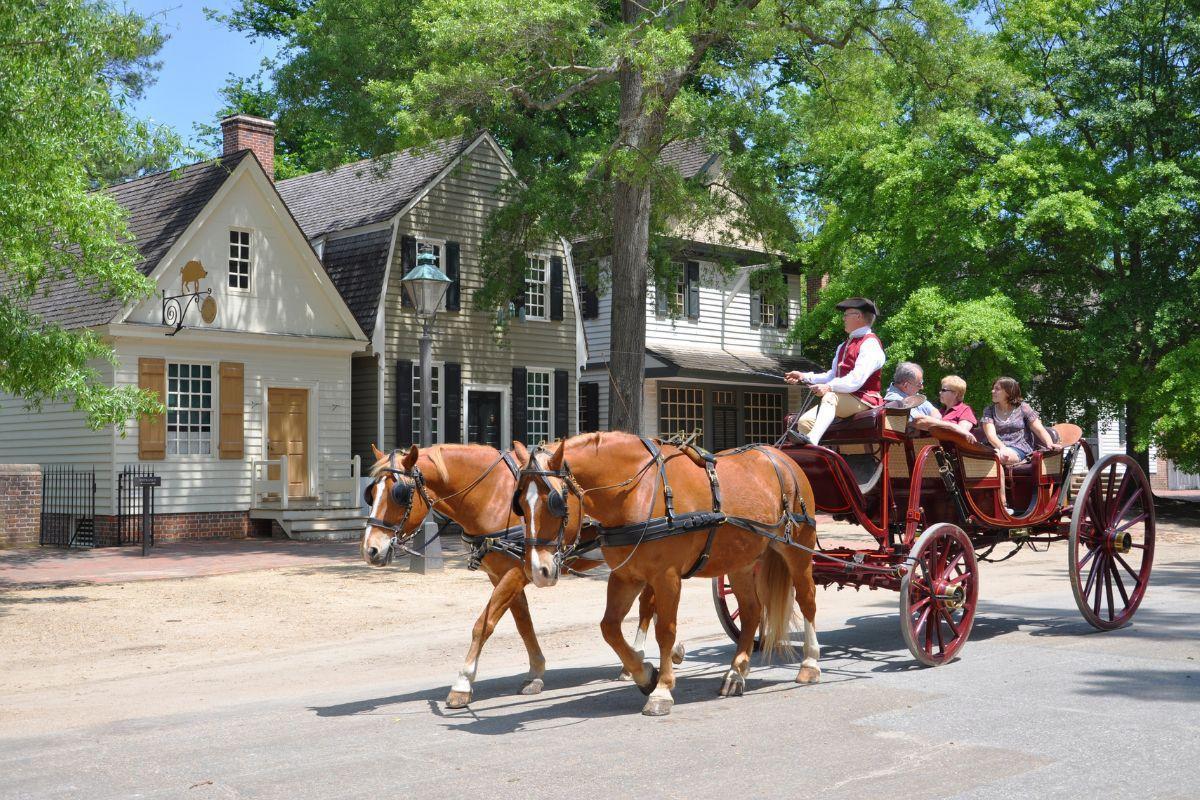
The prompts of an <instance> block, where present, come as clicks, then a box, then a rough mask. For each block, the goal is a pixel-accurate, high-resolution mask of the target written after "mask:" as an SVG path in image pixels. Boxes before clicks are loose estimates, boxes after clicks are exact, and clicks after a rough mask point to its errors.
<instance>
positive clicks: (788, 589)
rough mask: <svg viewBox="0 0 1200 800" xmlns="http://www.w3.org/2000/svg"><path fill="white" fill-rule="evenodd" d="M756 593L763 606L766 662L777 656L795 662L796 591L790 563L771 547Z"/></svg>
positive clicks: (763, 638) (761, 570) (759, 577)
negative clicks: (793, 629) (793, 628)
mask: <svg viewBox="0 0 1200 800" xmlns="http://www.w3.org/2000/svg"><path fill="white" fill-rule="evenodd" d="M757 589H758V599H759V602H761V603H762V651H763V658H765V659H766V660H767V661H770V660H771V656H772V654H774V653H776V652H778V653H782V654H783V656H784V658H786V659H787V660H788V661H792V660H794V658H793V657H794V656H795V650H794V649H793V648H792V640H791V630H792V620H793V619H794V618H795V596H796V594H795V593H796V589H795V586H794V585H793V584H792V571H791V568H789V567H788V563H787V561H786V560H784V558H783V556H781V555H780V554H779V553H777V552H775V550H773V549H771V548H769V547H768V548H767V551H766V553H764V554H763V557H762V561H761V563H760V566H759V571H758V585H757Z"/></svg>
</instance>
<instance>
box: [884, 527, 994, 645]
mask: <svg viewBox="0 0 1200 800" xmlns="http://www.w3.org/2000/svg"><path fill="white" fill-rule="evenodd" d="M978 597H979V564H978V562H976V560H975V548H974V547H973V546H972V545H971V540H970V539H968V538H967V535H966V534H965V533H963V531H962V528H959V527H958V526H956V525H951V524H949V523H942V524H940V525H934V526H933V527H932V528H930V529H929V530H927V531H925V532H924V533H923V534H921V537H920V538H919V539H917V543H916V544H915V545H913V549H912V551H911V552H910V554H909V568H908V572H906V573H905V575H904V578H903V579H902V580H901V581H900V631H901V632H902V633H903V634H904V643H905V644H907V645H908V649H909V651H910V652H911V653H912V654H913V658H915V659H917V661H920V662H921V663H922V664H924V665H925V666H927V667H936V666H939V665H941V664H945V663H946V662H947V661H949V660H950V659H952V658H954V656H955V655H956V654H957V653H958V651H959V650H961V649H962V646H963V645H964V644H966V643H967V637H969V636H970V635H971V626H972V625H973V624H974V622H975V603H976V601H977V599H978Z"/></svg>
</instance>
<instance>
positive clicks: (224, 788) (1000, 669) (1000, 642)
mask: <svg viewBox="0 0 1200 800" xmlns="http://www.w3.org/2000/svg"><path fill="white" fill-rule="evenodd" d="M1063 558H1064V556H1063V549H1062V548H1061V547H1060V548H1058V549H1056V550H1052V552H1051V553H1049V554H1046V555H1035V556H1026V557H1023V558H1021V559H1016V560H1014V561H1012V562H1009V563H1007V564H1002V565H995V566H989V567H988V569H987V571H986V572H985V573H984V576H983V582H982V588H981V598H982V599H983V602H982V603H981V608H980V616H979V619H978V621H977V623H976V627H975V631H974V633H973V635H972V638H971V641H970V643H969V644H968V646H967V647H966V649H965V650H964V652H963V657H962V658H961V659H960V660H958V661H957V662H955V663H953V664H950V665H948V666H945V667H941V668H938V669H916V668H914V667H913V664H912V661H911V659H910V658H909V656H908V654H907V651H905V650H904V649H903V645H902V643H901V641H900V637H899V634H898V630H897V612H896V597H895V595H892V594H886V593H868V592H864V593H861V594H854V593H852V592H842V593H832V592H826V593H823V594H822V595H820V601H821V611H820V619H821V623H822V628H823V631H822V635H821V642H822V645H823V662H822V666H823V668H824V681H823V683H821V684H820V685H817V686H806V687H801V686H796V685H795V684H793V683H792V682H791V678H792V677H793V675H794V670H793V669H792V668H788V669H784V668H781V667H768V666H758V667H756V669H755V670H754V672H753V674H752V678H751V681H750V685H749V689H750V691H749V693H748V694H747V696H745V697H743V698H740V699H718V698H717V697H716V696H715V695H716V690H717V687H718V685H719V676H720V675H721V673H722V671H723V669H724V665H725V664H726V662H727V661H728V659H729V657H730V654H731V653H730V651H731V648H730V645H729V644H728V642H727V641H725V640H724V639H723V637H721V636H719V635H718V632H719V631H718V627H717V624H716V622H715V621H713V622H711V623H710V624H709V625H708V627H707V628H704V629H693V630H691V631H688V637H689V650H690V652H689V656H688V662H687V664H686V665H685V666H684V668H683V670H682V674H681V680H680V686H679V688H678V689H677V691H676V706H675V709H674V712H673V713H672V714H671V716H669V717H667V718H662V719H648V718H644V717H642V716H640V715H639V714H638V710H639V709H640V707H641V704H642V700H643V698H642V697H641V695H640V694H638V693H637V692H636V690H635V689H633V688H631V687H630V686H629V685H628V684H619V683H616V682H614V681H612V680H611V678H612V677H613V673H614V671H615V670H614V667H613V665H612V662H613V659H612V656H611V654H610V653H609V652H608V651H607V650H606V648H605V647H604V646H603V644H602V643H600V642H599V640H598V637H597V639H596V642H595V644H594V645H589V646H585V647H583V648H579V647H576V648H571V650H569V651H567V652H555V653H548V655H551V658H552V663H553V668H552V669H551V671H550V672H549V674H548V676H547V684H548V687H551V688H548V689H547V691H546V692H545V693H544V694H542V695H540V696H537V697H520V696H514V695H512V694H510V693H511V692H512V691H513V690H514V689H515V687H516V685H517V683H518V677H517V676H518V673H519V672H520V669H519V666H518V663H517V662H518V660H519V658H518V656H519V654H513V653H512V652H511V651H509V652H510V655H508V656H502V655H499V654H497V655H496V657H495V659H494V660H493V661H489V662H488V663H487V665H486V667H487V668H486V670H485V672H486V675H487V676H490V677H486V678H485V679H484V680H482V681H480V682H479V684H478V685H477V698H478V699H477V701H476V702H475V703H474V704H473V706H472V707H471V709H470V710H468V711H457V712H449V711H445V710H443V708H442V706H441V700H442V698H443V697H444V694H445V690H446V683H447V680H446V678H447V677H448V676H449V674H450V672H451V670H452V668H453V666H454V665H453V664H448V665H447V669H444V670H439V671H438V672H437V673H436V674H424V673H423V674H406V673H405V665H404V657H403V652H401V654H400V655H399V656H398V657H395V658H393V659H391V660H388V661H386V662H384V663H383V664H382V665H380V666H378V667H377V668H376V669H374V670H371V671H367V672H357V673H352V674H348V669H347V668H346V665H347V664H349V663H352V659H351V657H350V654H348V653H344V652H340V651H337V650H328V651H322V655H321V657H322V658H324V659H326V660H327V662H328V672H327V676H328V677H327V679H324V680H310V681H308V682H305V683H304V684H302V685H289V683H288V682H289V673H288V671H287V670H286V669H284V668H281V669H280V670H279V671H278V673H277V674H276V675H275V676H274V678H273V680H274V682H275V683H276V685H274V686H273V687H272V689H273V691H272V692H270V693H268V694H269V695H270V697H271V699H269V700H256V701H252V702H247V701H246V700H245V696H246V694H245V692H241V693H237V695H236V696H237V698H238V699H236V700H230V701H222V700H221V699H220V697H219V696H214V699H213V700H212V704H211V706H210V707H208V708H206V709H203V710H199V711H195V710H188V711H182V712H179V713H163V712H161V711H156V712H155V713H153V714H150V715H139V714H138V713H137V710H136V709H133V710H131V711H130V712H129V713H128V714H127V715H125V716H126V718H124V719H122V720H119V721H112V722H108V723H106V724H101V725H93V726H90V727H86V728H82V729H80V728H75V727H73V726H72V724H71V722H70V719H68V718H64V720H63V726H62V731H61V732H58V733H55V734H54V735H40V736H26V735H22V734H21V732H20V731H13V730H12V729H11V728H6V727H5V726H4V724H3V720H2V719H0V798H22V799H24V798H46V800H50V799H51V798H84V797H86V798H88V799H89V800H101V799H102V798H135V797H138V798H195V799H201V798H234V797H253V798H288V799H289V800H304V799H305V798H384V797H417V798H443V797H445V798H452V797H453V798H458V797H467V796H479V797H488V798H507V797H513V798H543V797H597V796H630V795H636V796H639V797H641V796H647V797H656V798H674V797H680V798H707V797H719V798H732V797H738V798H742V797H779V796H812V797H818V796H819V797H822V798H837V797H887V796H904V797H920V798H933V797H962V798H1031V797H1037V798H1071V800H1076V799H1077V798H1091V797H1095V798H1099V797H1105V798H1107V797H1137V798H1139V800H1141V799H1142V798H1157V797H1163V798H1189V799H1192V798H1196V797H1198V796H1200V758H1198V756H1200V746H1198V744H1197V743H1198V742H1200V664H1198V663H1197V659H1200V569H1197V563H1198V561H1200V546H1197V545H1194V544H1188V545H1182V544H1177V545H1174V546H1162V547H1161V548H1160V553H1159V558H1158V563H1157V564H1156V566H1155V573H1154V580H1153V585H1152V588H1151V591H1150V593H1149V595H1148V597H1147V600H1146V603H1145V604H1144V605H1143V607H1142V609H1141V611H1140V612H1139V614H1138V616H1137V618H1136V620H1135V622H1134V625H1133V626H1132V627H1130V628H1127V629H1125V630H1122V631H1118V632H1115V633H1095V632H1092V631H1091V629H1090V628H1089V627H1087V625H1086V624H1085V623H1084V622H1083V621H1082V620H1081V619H1080V618H1079V616H1078V614H1077V612H1076V611H1075V609H1074V605H1073V602H1072V600H1071V595H1070V591H1069V588H1068V586H1067V584H1066V580H1065V575H1064V572H1063V569H1062V563H1061V562H1062V559H1063ZM692 583H693V585H692V586H691V587H689V593H688V594H687V596H686V598H685V602H686V603H692V604H695V603H701V604H702V603H703V602H705V600H704V593H705V591H706V590H705V587H704V586H703V585H698V582H692ZM547 591H552V590H547ZM510 630H511V629H505V630H504V631H501V632H500V633H498V636H510V635H511V633H510V632H509V631H510ZM415 641H416V640H414V639H413V638H412V637H411V636H406V634H405V633H403V632H397V633H396V634H394V635H393V636H391V637H390V639H388V640H387V641H382V642H378V643H377V644H381V645H388V646H390V647H391V648H393V652H394V648H397V647H413V646H417V645H415V644H414V642H415ZM505 659H508V660H507V661H505ZM502 662H503V663H502ZM268 666H269V665H257V667H256V669H255V674H256V675H259V676H261V674H262V670H263V668H264V667H268ZM268 674H269V673H268ZM256 680H260V681H261V680H263V678H262V677H257V678H256ZM103 688H104V687H103V686H100V687H96V690H97V691H103ZM243 688H244V687H243ZM87 691H89V687H88V685H87V677H86V675H81V676H80V687H79V693H80V694H81V695H82V694H84V693H86V692H87ZM156 708H158V706H156ZM898 793H903V795H899V794H898Z"/></svg>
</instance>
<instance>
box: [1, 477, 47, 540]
mask: <svg viewBox="0 0 1200 800" xmlns="http://www.w3.org/2000/svg"><path fill="white" fill-rule="evenodd" d="M41 514H42V469H41V467H39V466H38V465H37V464H0V547H28V546H29V545H35V544H37V543H38V528H39V526H40V524H41Z"/></svg>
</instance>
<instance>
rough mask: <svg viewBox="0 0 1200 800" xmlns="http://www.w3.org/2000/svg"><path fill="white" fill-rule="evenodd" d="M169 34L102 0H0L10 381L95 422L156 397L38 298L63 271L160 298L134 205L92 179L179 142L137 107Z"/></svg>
mask: <svg viewBox="0 0 1200 800" xmlns="http://www.w3.org/2000/svg"><path fill="white" fill-rule="evenodd" d="M162 42H163V37H162V36H161V34H160V33H159V32H158V30H157V28H156V27H155V26H153V25H150V24H149V23H148V22H147V21H146V20H145V19H144V18H143V17H140V16H138V15H136V14H132V13H127V12H118V11H114V10H112V9H111V8H109V7H108V6H106V5H104V4H102V3H94V2H85V1H84V0H39V2H33V0H17V1H16V2H11V3H5V4H3V5H0V76H3V80H0V164H4V169H3V170H0V284H2V285H3V292H2V293H0V390H2V391H4V392H6V393H8V394H11V395H15V396H17V397H20V398H22V399H23V400H24V401H25V402H26V403H28V404H30V405H31V406H33V407H37V406H38V405H40V403H41V402H43V401H45V400H69V401H73V402H74V405H75V408H77V409H79V410H81V411H83V412H85V414H86V415H87V418H88V421H89V423H90V424H92V425H93V426H95V427H100V426H102V425H105V424H118V423H121V422H123V421H124V420H126V419H129V418H130V417H132V416H136V415H139V414H145V413H151V412H154V411H156V410H158V404H157V401H156V400H155V398H153V397H151V396H150V395H148V394H145V393H143V392H140V391H138V390H137V389H133V388H121V389H114V388H112V387H107V386H104V385H101V384H100V383H99V381H98V380H97V372H96V370H95V368H94V366H93V364H94V362H95V361H96V360H99V359H109V360H111V359H112V351H111V349H110V348H109V347H108V346H106V345H105V344H104V343H103V342H102V341H101V340H100V339H99V338H98V337H97V336H96V335H95V334H94V333H91V332H76V331H66V330H63V329H62V328H60V327H58V326H55V325H48V324H45V323H43V321H42V320H41V319H39V318H38V317H37V316H36V315H34V314H32V313H30V312H29V310H28V306H27V301H28V300H29V299H30V298H32V297H33V296H34V295H35V293H37V292H45V291H50V290H51V288H52V287H53V285H54V284H55V283H56V282H59V281H76V282H78V283H79V284H80V285H83V286H86V287H88V288H89V289H90V290H92V291H93V292H94V293H95V294H97V295H98V296H102V297H109V298H119V299H121V300H123V301H129V300H134V299H137V298H141V297H144V296H146V295H147V294H149V292H150V290H151V286H150V284H149V282H148V281H147V279H146V278H145V277H144V276H143V275H142V274H141V273H140V272H139V271H138V270H137V268H136V266H135V265H136V261H137V252H136V250H135V249H134V248H133V246H132V245H130V244H129V243H128V231H127V229H126V226H125V222H124V211H123V210H122V209H121V208H120V207H119V206H118V205H117V204H116V203H115V202H113V200H112V199H111V198H110V197H108V196H107V195H106V194H105V193H104V192H97V191H93V189H94V188H95V187H96V186H97V185H99V184H100V180H101V176H102V175H104V174H112V172H113V165H120V164H131V163H134V162H136V161H138V160H139V159H146V158H150V159H158V158H161V157H162V154H163V153H164V152H168V151H170V150H171V149H172V148H173V146H174V145H175V141H174V139H173V138H172V137H170V136H169V135H166V134H164V133H161V132H153V131H151V130H149V129H148V128H147V126H145V125H144V124H141V123H138V122H135V121H134V120H132V119H131V118H130V116H129V114H128V111H127V108H128V103H129V101H130V100H131V99H132V98H134V97H136V96H137V94H138V93H139V92H140V91H141V90H142V88H143V87H144V86H145V83H146V81H147V80H149V79H150V75H149V72H150V70H152V69H153V67H154V63H153V62H152V61H151V56H152V55H153V54H154V53H155V52H157V50H158V48H159V47H160V46H161V44H162ZM118 171H119V170H118Z"/></svg>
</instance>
